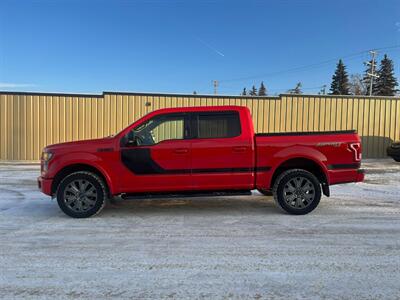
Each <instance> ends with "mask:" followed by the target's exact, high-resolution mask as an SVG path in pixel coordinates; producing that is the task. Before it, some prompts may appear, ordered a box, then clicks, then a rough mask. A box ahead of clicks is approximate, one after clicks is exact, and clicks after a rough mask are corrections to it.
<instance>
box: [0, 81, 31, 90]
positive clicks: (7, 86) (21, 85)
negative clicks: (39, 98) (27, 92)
mask: <svg viewBox="0 0 400 300" xmlns="http://www.w3.org/2000/svg"><path fill="white" fill-rule="evenodd" d="M35 86H36V84H33V83H14V82H0V89H10V88H11V89H13V88H25V87H35Z"/></svg>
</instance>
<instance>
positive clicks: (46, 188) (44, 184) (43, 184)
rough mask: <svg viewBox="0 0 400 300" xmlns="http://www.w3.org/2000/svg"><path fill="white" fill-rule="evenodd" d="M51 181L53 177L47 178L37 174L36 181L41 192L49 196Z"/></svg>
mask: <svg viewBox="0 0 400 300" xmlns="http://www.w3.org/2000/svg"><path fill="white" fill-rule="evenodd" d="M52 182H53V179H51V178H50V179H49V178H44V177H42V176H39V177H38V178H37V183H38V188H39V190H41V192H42V193H44V194H46V195H49V196H51V184H52Z"/></svg>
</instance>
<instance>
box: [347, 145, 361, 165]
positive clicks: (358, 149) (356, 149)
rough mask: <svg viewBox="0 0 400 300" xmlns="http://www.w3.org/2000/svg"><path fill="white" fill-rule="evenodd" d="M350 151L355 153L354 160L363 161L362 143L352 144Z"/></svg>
mask: <svg viewBox="0 0 400 300" xmlns="http://www.w3.org/2000/svg"><path fill="white" fill-rule="evenodd" d="M349 149H350V150H351V151H352V152H353V153H354V160H355V161H360V160H361V156H362V155H361V144H360V143H351V144H349Z"/></svg>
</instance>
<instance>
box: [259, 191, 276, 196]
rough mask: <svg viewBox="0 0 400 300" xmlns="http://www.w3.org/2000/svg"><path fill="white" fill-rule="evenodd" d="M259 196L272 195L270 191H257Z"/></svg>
mask: <svg viewBox="0 0 400 300" xmlns="http://www.w3.org/2000/svg"><path fill="white" fill-rule="evenodd" d="M257 191H258V192H259V193H260V194H263V195H264V196H272V195H273V193H272V192H271V191H266V190H257Z"/></svg>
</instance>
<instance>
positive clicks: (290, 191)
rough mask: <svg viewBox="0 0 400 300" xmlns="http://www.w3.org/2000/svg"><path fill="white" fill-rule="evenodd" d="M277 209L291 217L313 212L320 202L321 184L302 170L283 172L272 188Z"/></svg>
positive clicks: (313, 176) (310, 174) (312, 175)
mask: <svg viewBox="0 0 400 300" xmlns="http://www.w3.org/2000/svg"><path fill="white" fill-rule="evenodd" d="M273 194H274V200H275V203H276V204H277V206H278V207H280V208H281V209H282V210H284V211H285V212H287V213H289V214H292V215H305V214H308V213H309V212H311V211H313V210H314V209H315V208H316V207H317V206H318V204H319V201H320V200H321V183H320V182H319V180H318V179H317V177H315V175H314V174H312V173H310V172H308V171H306V170H303V169H291V170H288V171H285V172H283V173H282V174H281V175H279V176H278V178H277V179H276V181H275V184H274V187H273Z"/></svg>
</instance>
